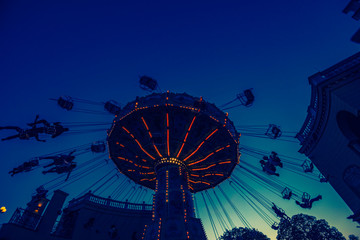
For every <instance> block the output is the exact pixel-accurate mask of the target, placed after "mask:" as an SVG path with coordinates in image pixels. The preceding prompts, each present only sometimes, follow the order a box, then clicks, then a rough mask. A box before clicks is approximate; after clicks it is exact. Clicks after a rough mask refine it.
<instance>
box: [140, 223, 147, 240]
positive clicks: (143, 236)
mask: <svg viewBox="0 0 360 240" xmlns="http://www.w3.org/2000/svg"><path fill="white" fill-rule="evenodd" d="M146 228H147V225H145V228H144V232H143V234H142V236H141V239H144V238H145V232H146Z"/></svg>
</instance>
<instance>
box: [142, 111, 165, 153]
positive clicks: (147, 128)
mask: <svg viewBox="0 0 360 240" xmlns="http://www.w3.org/2000/svg"><path fill="white" fill-rule="evenodd" d="M141 120H142V121H143V123H144V125H145V128H146V130H147V132H148V134H149V137H150V139H151V141H152V134H151V132H150V129H149V127H148V125H147V124H146V121H145V119H144V118H143V117H141ZM152 142H153V141H152ZM153 146H154V149H155V151H156V152H157V154H158V155H159V157H162V155H161V153H160V152H159V150H158V149H157V147H156V145H155V144H154V142H153Z"/></svg>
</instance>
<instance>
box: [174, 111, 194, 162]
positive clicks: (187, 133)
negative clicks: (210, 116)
mask: <svg viewBox="0 0 360 240" xmlns="http://www.w3.org/2000/svg"><path fill="white" fill-rule="evenodd" d="M195 119H196V116H194V117H193V119H192V121H191V123H190V126H189V128H188V130H187V132H186V134H185V138H184V141H183V143H182V145H181V148H180V150H179V152H178V154H177V155H176V157H177V158H178V157H179V156H180V153H181V151H182V149H183V147H184V145H185V143H186V139H187V137H188V135H189V132H190V130H191V127H192V125H193V124H194V121H195Z"/></svg>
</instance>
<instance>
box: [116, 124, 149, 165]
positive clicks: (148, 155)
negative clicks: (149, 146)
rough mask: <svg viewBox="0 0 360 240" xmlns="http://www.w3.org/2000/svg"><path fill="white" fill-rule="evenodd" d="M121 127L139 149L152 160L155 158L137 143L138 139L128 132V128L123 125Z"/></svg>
mask: <svg viewBox="0 0 360 240" xmlns="http://www.w3.org/2000/svg"><path fill="white" fill-rule="evenodd" d="M122 129H124V130H125V131H126V132H127V133H128V134H129V135H130V136H131V137H132V138H133V139H134V140H135V142H136V143H137V145H138V146H139V147H140V149H141V150H142V151H143V152H144V153H145V154H146V155H148V156H149V157H150V158H151V159H152V160H155V158H154V157H153V156H151V155H150V154H149V153H148V152H147V151H146V150H145V149H144V148H143V147H142V146H141V144H140V143H139V141H138V140H137V139H136V138H135V137H134V135H133V134H132V133H130V131H129V130H127V129H126V128H125V127H124V126H123V127H122Z"/></svg>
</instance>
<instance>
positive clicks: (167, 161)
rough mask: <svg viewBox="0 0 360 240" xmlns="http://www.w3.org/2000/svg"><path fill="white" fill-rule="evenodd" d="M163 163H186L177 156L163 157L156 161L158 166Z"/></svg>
mask: <svg viewBox="0 0 360 240" xmlns="http://www.w3.org/2000/svg"><path fill="white" fill-rule="evenodd" d="M163 163H171V164H176V165H178V166H184V163H183V162H182V161H180V160H179V159H177V158H162V159H161V160H160V161H158V162H157V163H156V166H158V165H160V164H163ZM156 166H155V167H156Z"/></svg>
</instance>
